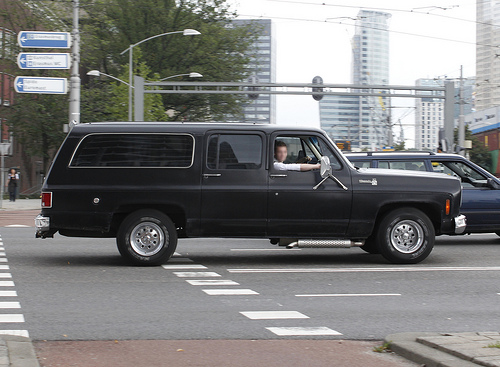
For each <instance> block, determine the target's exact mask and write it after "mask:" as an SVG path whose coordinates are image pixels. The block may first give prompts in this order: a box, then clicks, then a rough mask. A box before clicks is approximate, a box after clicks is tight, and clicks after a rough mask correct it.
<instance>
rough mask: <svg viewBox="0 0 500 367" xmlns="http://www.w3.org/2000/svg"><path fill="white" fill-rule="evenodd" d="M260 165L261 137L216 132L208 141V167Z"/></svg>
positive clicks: (254, 166) (243, 167)
mask: <svg viewBox="0 0 500 367" xmlns="http://www.w3.org/2000/svg"><path fill="white" fill-rule="evenodd" d="M261 165H262V138H261V137H260V135H254V134H216V135H212V136H211V137H210V139H209V141H208V151H207V167H208V168H210V169H258V168H260V167H261Z"/></svg>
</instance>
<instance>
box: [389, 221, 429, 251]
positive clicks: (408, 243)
mask: <svg viewBox="0 0 500 367" xmlns="http://www.w3.org/2000/svg"><path fill="white" fill-rule="evenodd" d="M423 243H424V230H423V228H422V226H421V225H420V224H418V223H417V222H415V221H413V220H403V221H401V222H399V223H397V224H396V225H395V226H394V227H393V228H392V231H391V245H392V247H394V248H395V249H396V250H397V251H399V252H401V253H403V254H411V253H413V252H415V251H418V250H419V249H420V247H422V244H423Z"/></svg>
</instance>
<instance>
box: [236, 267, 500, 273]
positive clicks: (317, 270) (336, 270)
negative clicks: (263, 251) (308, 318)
mask: <svg viewBox="0 0 500 367" xmlns="http://www.w3.org/2000/svg"><path fill="white" fill-rule="evenodd" d="M227 271H228V272H229V273H370V272H374V273H384V272H389V273H390V272H433V271H500V266H470V267H466V266H464V267H458V266H457V267H446V266H436V267H424V266H421V267H401V268H391V267H386V268H271V269H243V268H242V269H227Z"/></svg>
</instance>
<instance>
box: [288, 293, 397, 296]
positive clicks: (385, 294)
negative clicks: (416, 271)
mask: <svg viewBox="0 0 500 367" xmlns="http://www.w3.org/2000/svg"><path fill="white" fill-rule="evenodd" d="M392 296H401V294H400V293H352V294H350V293H338V294H296V295H295V297H392Z"/></svg>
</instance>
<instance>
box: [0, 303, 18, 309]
mask: <svg viewBox="0 0 500 367" xmlns="http://www.w3.org/2000/svg"><path fill="white" fill-rule="evenodd" d="M1 308H21V304H20V303H19V302H0V309H1Z"/></svg>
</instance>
